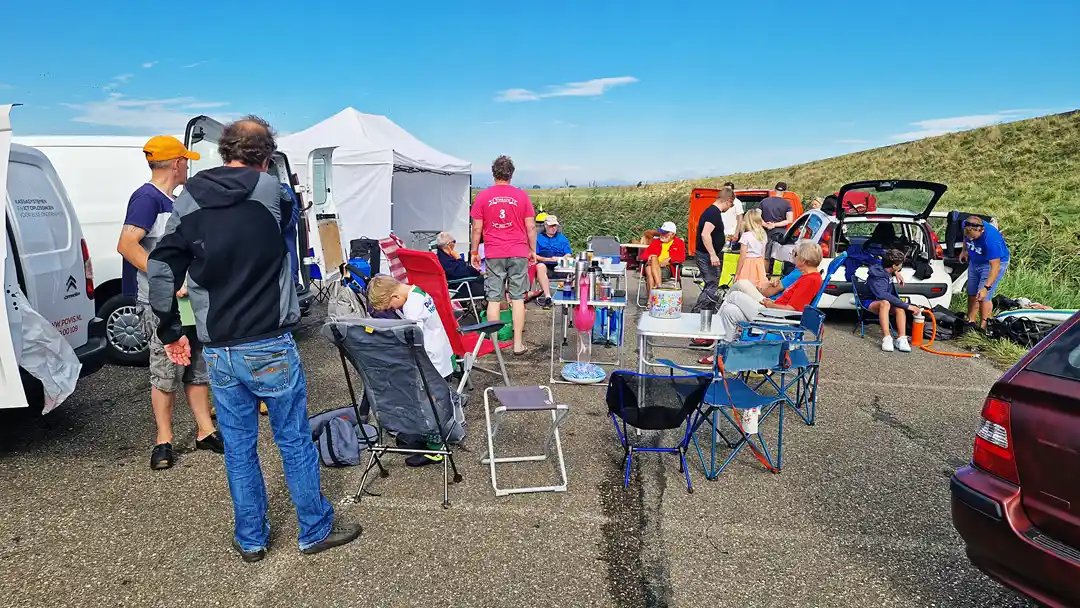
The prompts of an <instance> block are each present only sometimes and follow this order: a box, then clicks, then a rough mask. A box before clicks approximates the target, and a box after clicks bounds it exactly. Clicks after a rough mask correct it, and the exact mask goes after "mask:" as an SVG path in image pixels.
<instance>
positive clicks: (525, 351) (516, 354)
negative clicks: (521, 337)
mask: <svg viewBox="0 0 1080 608" xmlns="http://www.w3.org/2000/svg"><path fill="white" fill-rule="evenodd" d="M528 352H529V347H528V346H526V347H525V348H523V349H521V350H515V351H514V356H515V357H520V356H522V355H524V354H525V353H528Z"/></svg>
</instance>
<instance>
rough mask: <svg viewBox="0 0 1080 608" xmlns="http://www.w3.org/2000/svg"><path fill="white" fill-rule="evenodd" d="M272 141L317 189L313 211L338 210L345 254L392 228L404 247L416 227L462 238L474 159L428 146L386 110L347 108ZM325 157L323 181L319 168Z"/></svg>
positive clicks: (304, 181)
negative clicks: (382, 113)
mask: <svg viewBox="0 0 1080 608" xmlns="http://www.w3.org/2000/svg"><path fill="white" fill-rule="evenodd" d="M278 147H279V148H280V149H281V151H282V152H284V153H285V154H286V155H288V157H289V159H290V161H291V163H292V165H293V170H294V171H296V173H297V174H298V177H300V182H301V183H302V184H305V185H307V186H308V187H310V188H311V189H312V192H313V193H317V195H316V196H313V199H314V202H315V203H316V205H315V207H314V208H313V209H314V212H315V213H316V214H317V215H326V214H336V216H337V222H338V228H339V229H340V231H341V246H342V249H343V251H345V252H346V253H347V252H348V249H349V241H351V240H352V239H356V238H361V237H369V238H382V237H385V236H386V235H388V234H389V233H390V232H391V230H393V232H394V234H396V235H398V237H400V238H401V239H402V240H404V241H405V242H406V244H407V245H408V244H411V243H410V241H411V236H412V235H411V234H410V233H411V232H413V231H417V230H431V231H439V230H446V231H449V232H451V233H453V234H454V236H456V237H457V238H458V239H459V240H461V241H462V242H465V241H467V239H468V231H469V188H470V186H471V182H472V164H471V163H469V162H466V161H463V160H460V159H457V158H454V157H452V156H449V155H447V154H444V153H442V152H439V151H438V150H436V149H434V148H432V147H430V146H428V145H427V144H425V143H424V142H422V141H420V140H418V139H416V138H415V137H413V136H412V135H411V134H409V132H408V131H406V130H405V129H402V128H401V127H399V126H398V125H396V124H395V123H394V122H393V121H391V120H390V119H389V118H386V117H385V116H375V115H373V114H363V113H361V112H358V111H356V110H355V109H353V108H346V109H344V110H342V111H341V112H338V113H337V114H335V115H333V116H331V117H330V118H327V119H326V120H324V121H322V122H320V123H318V124H316V125H314V126H312V127H309V128H307V129H305V130H303V131H300V132H298V133H294V134H292V135H288V136H286V137H283V138H281V141H280V142H279V144H278ZM330 148H332V149H333V150H332V152H331V151H330V150H328V149H330ZM313 152H315V153H316V154H315V156H314V157H312V153H313ZM327 155H329V165H330V166H331V172H330V179H329V180H327V179H326V175H325V174H324V173H323V169H322V167H323V166H325V165H324V162H325V160H324V159H326V158H327ZM309 157H311V161H310V163H311V166H309ZM309 172H310V173H313V174H314V175H308V173H309ZM324 184H325V187H324V186H323V185H324ZM320 188H322V189H323V191H324V192H325V191H329V195H324V194H323V193H321V192H318V190H319V189H320ZM312 219H315V218H312ZM312 236H313V240H314V238H316V237H315V235H312ZM316 247H317V246H316Z"/></svg>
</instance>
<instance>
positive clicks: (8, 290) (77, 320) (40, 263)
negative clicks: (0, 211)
mask: <svg viewBox="0 0 1080 608" xmlns="http://www.w3.org/2000/svg"><path fill="white" fill-rule="evenodd" d="M11 108H12V106H10V105H8V106H0V192H4V193H5V194H6V196H5V207H4V212H5V239H4V249H3V250H2V251H3V254H2V255H3V260H2V261H3V272H2V274H0V276H2V278H3V283H4V299H5V305H4V306H3V307H0V311H2V312H0V314H2V315H3V319H2V322H0V408H16V407H27V406H33V407H36V408H40V407H41V405H42V404H43V398H44V396H43V394H42V389H41V383H40V382H38V380H37V379H35V378H33V377H32V376H30V375H29V374H27V373H26V372H25V371H24V370H22V369H21V368H19V361H20V358H21V350H22V349H21V348H16V346H17V345H19V344H21V336H22V326H21V322H20V317H21V315H20V314H18V311H17V310H14V309H15V308H17V306H16V305H15V304H14V300H13V297H12V295H11V294H12V293H15V291H16V290H21V291H22V292H23V293H24V294H25V295H26V298H27V300H28V301H29V304H30V306H31V307H32V308H33V309H34V310H36V311H37V312H38V313H39V314H41V316H43V317H44V318H45V319H46V320H48V321H49V322H50V323H51V324H52V325H53V327H55V328H56V329H57V330H59V331H60V334H61V335H63V336H64V337H65V339H66V340H67V341H68V343H69V344H70V345H71V347H72V348H73V349H74V350H75V354H76V356H78V358H79V361H80V362H81V363H82V371H81V374H80V375H82V376H86V375H88V374H91V373H93V372H95V371H97V370H98V369H100V368H101V366H102V365H103V364H104V362H105V351H106V339H105V322H104V321H103V320H102V319H101V318H99V317H97V316H96V315H95V307H94V295H95V294H94V273H93V269H92V266H91V263H90V252H89V248H88V247H87V244H86V240H85V239H84V238H83V235H82V229H81V227H80V226H79V222H78V219H77V218H76V215H75V211H74V209H72V206H71V202H70V200H69V199H68V195H67V191H66V190H65V188H64V184H63V183H62V182H61V181H60V177H59V176H58V175H57V173H56V171H55V169H54V168H53V166H52V164H51V163H50V162H49V159H48V158H46V157H45V155H44V154H42V153H41V152H39V151H37V150H35V149H33V148H29V147H26V146H22V145H19V144H13V143H11V120H10V111H11ZM16 370H18V373H16Z"/></svg>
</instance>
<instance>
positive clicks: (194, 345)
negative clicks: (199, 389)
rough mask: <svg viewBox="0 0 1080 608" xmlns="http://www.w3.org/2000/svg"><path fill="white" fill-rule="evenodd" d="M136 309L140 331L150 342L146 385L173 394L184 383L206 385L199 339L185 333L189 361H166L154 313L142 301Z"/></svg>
mask: <svg viewBox="0 0 1080 608" xmlns="http://www.w3.org/2000/svg"><path fill="white" fill-rule="evenodd" d="M138 312H139V319H140V321H141V322H142V329H143V334H144V335H145V336H146V337H147V338H149V342H150V386H153V387H154V388H156V389H158V390H159V391H161V392H163V393H175V392H176V391H177V390H178V389H180V388H183V385H185V384H195V385H204V386H205V385H208V384H210V375H209V373H208V372H207V370H206V359H205V358H203V352H202V345H201V344H199V341H198V340H197V339H195V337H194V336H193V335H188V340H190V341H191V364H189V365H177V364H175V363H173V362H172V361H170V360H169V356H168V355H166V354H165V345H164V344H162V343H161V340H160V339H159V338H158V336H157V328H158V318H157V315H155V314H154V311H153V310H151V309H150V307H149V306H148V305H145V304H140V305H139V307H138Z"/></svg>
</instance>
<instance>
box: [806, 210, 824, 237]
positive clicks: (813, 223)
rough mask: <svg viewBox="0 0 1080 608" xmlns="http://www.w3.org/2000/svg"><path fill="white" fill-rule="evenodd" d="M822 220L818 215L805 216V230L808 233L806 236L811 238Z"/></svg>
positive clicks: (819, 227) (818, 228)
mask: <svg viewBox="0 0 1080 608" xmlns="http://www.w3.org/2000/svg"><path fill="white" fill-rule="evenodd" d="M823 222H824V220H822V219H821V216H820V215H811V216H810V217H809V218H807V220H806V230H807V232H809V233H810V236H808V237H806V238H811V237H813V236H814V235H815V234H817V232H818V230H820V229H821V224H822V223H823Z"/></svg>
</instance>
